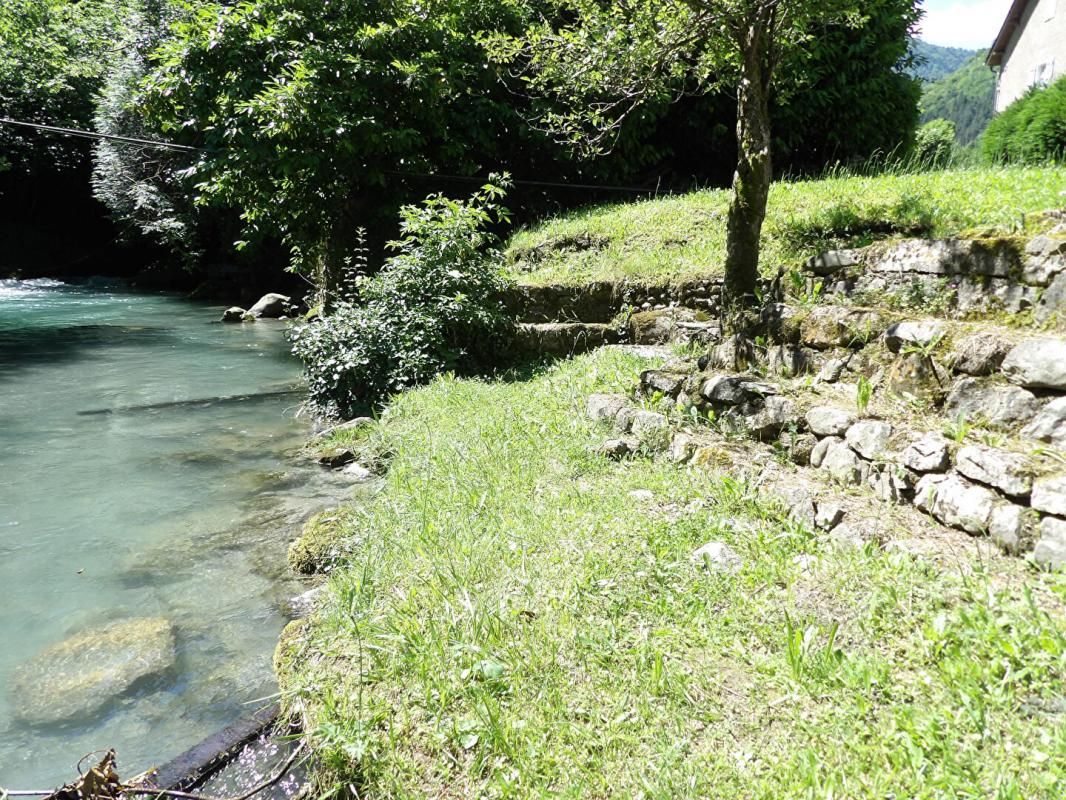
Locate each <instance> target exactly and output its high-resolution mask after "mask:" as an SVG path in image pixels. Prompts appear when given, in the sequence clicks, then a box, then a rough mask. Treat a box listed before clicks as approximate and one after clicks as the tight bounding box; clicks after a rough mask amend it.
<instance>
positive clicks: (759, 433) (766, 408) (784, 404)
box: [731, 395, 797, 439]
mask: <svg viewBox="0 0 1066 800" xmlns="http://www.w3.org/2000/svg"><path fill="white" fill-rule="evenodd" d="M737 412H739V414H738V416H739V419H740V423H741V427H742V428H743V429H744V430H745V431H746V432H747V433H748V435H749V436H754V437H756V438H759V439H768V438H773V437H775V436H777V435H778V434H779V433H780V432H781V431H782V430H784V429H785V428H787V427H788V426H790V425H792V424H793V423H795V422H796V421H797V415H796V407H795V405H794V404H793V403H792V401H791V400H787V399H786V398H784V397H778V396H776V395H775V396H771V397H767V398H766V399H765V400H763V401H761V402H755V403H750V404H746V405H745V406H742V407H741V408H740V409H735V410H734V411H733V412H731V413H737Z"/></svg>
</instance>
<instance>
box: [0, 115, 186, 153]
mask: <svg viewBox="0 0 1066 800" xmlns="http://www.w3.org/2000/svg"><path fill="white" fill-rule="evenodd" d="M0 124H3V125H15V126H17V127H22V128H32V129H33V130H38V131H43V132H45V133H58V134H60V135H62V136H72V137H74V138H77V139H103V140H104V141H108V142H119V143H120V144H134V145H138V146H140V147H158V148H160V149H162V150H177V151H179V152H182V153H199V152H203V148H202V147H190V146H189V145H185V144H175V143H174V142H158V141H153V140H152V139H137V138H135V137H132V136H115V135H113V134H110V133H97V132H96V131H84V130H79V129H78V128H60V127H59V126H57V125H41V124H40V123H37V122H23V121H21V120H17V119H9V118H7V117H0Z"/></svg>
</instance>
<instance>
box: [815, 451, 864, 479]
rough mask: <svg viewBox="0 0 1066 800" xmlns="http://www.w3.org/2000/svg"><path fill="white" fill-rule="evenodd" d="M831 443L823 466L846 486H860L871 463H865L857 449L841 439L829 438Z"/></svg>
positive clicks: (823, 460) (822, 463) (830, 475)
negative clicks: (856, 452)
mask: <svg viewBox="0 0 1066 800" xmlns="http://www.w3.org/2000/svg"><path fill="white" fill-rule="evenodd" d="M829 441H831V444H830V445H829V446H828V448H827V449H826V452H825V457H824V458H823V459H822V460H821V468H822V469H824V470H825V471H826V472H828V473H829V477H831V478H832V479H833V480H834V481H836V482H837V483H840V484H843V485H844V486H858V485H859V484H860V483H862V481H863V478H864V476H865V474H866V473H867V471H868V470H869V465H868V464H866V463H864V462H863V461H862V459H860V458H859V457H858V456H857V455H855V451H854V450H852V449H851V448H850V447H848V446H847V444H845V443H844V442H842V441H839V440H829Z"/></svg>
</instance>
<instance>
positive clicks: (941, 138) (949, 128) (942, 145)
mask: <svg viewBox="0 0 1066 800" xmlns="http://www.w3.org/2000/svg"><path fill="white" fill-rule="evenodd" d="M954 152H955V123H954V122H951V121H949V120H946V119H934V120H932V121H930V122H927V123H925V124H924V125H923V126H922V127H920V128H919V129H918V133H916V134H915V136H914V150H913V151H912V158H913V160H914V163H915V164H916V165H917V166H919V167H925V168H931V167H943V166H946V165H947V164H948V162H950V161H951V156H952V155H953V154H954Z"/></svg>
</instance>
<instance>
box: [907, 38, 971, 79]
mask: <svg viewBox="0 0 1066 800" xmlns="http://www.w3.org/2000/svg"><path fill="white" fill-rule="evenodd" d="M974 52H975V51H973V50H963V49H962V48H960V47H941V46H940V45H936V44H929V43H928V42H923V41H922V40H921V39H912V40H911V55H913V56H914V59H915V63H914V64H913V65H911V66H910V67H909V68H908V72H909V74H911V75H913V76H914V77H915V78H918V79H919V80H923V81H927V82H929V83H932V82H933V81H938V80H940V79H941V78H943V77H946V76H948V75H950V74H951V73H952V72H954V71H955V70H957V69H959V68H960V67H961V66H962V65H963V64H965V63H966V62H967V61H968V60H969V59H970V58H972V57H973V55H974Z"/></svg>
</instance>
